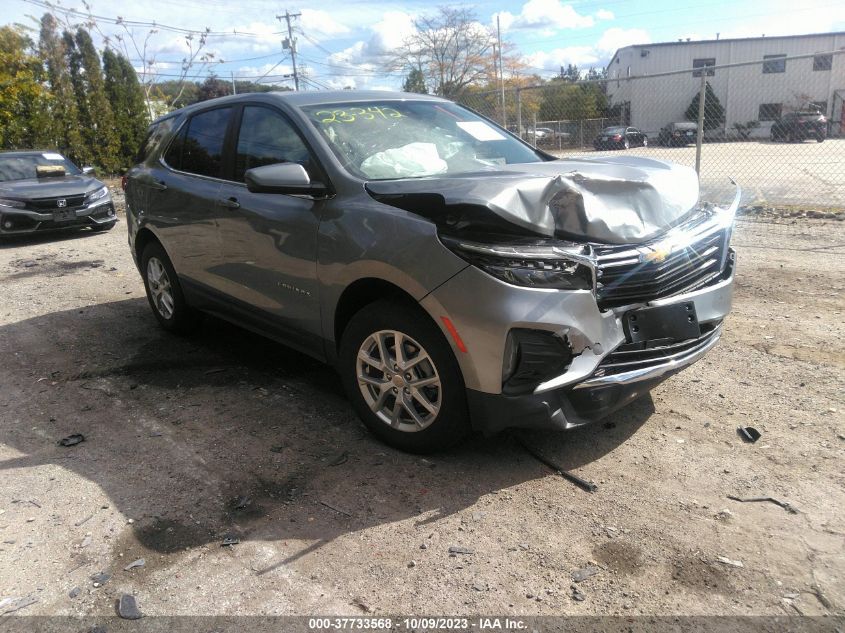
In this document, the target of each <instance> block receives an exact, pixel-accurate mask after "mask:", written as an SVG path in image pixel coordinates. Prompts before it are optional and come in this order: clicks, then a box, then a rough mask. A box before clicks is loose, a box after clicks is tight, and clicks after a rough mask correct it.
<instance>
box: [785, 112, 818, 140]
mask: <svg viewBox="0 0 845 633" xmlns="http://www.w3.org/2000/svg"><path fill="white" fill-rule="evenodd" d="M825 138H827V118H826V117H825V116H824V115H823V114H821V113H819V112H790V113H788V114H785V115H784V116H783V117H781V118H780V119H778V120H777V121H775V122H774V123H773V124H772V140H773V141H791V142H793V143H794V142H796V141H798V142H801V141H806V140H807V139H814V140H816V141H818V142H819V143H821V142H822V141H824V139H825Z"/></svg>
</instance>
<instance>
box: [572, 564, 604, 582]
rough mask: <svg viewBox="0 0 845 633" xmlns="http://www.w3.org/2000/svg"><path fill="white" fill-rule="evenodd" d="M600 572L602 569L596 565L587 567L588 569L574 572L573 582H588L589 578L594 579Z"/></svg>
mask: <svg viewBox="0 0 845 633" xmlns="http://www.w3.org/2000/svg"><path fill="white" fill-rule="evenodd" d="M600 571H601V569H599V568H598V567H596V566H595V565H587V566H586V567H583V568H581V569H576V570H575V571H573V572H572V580H573V581H575V582H583V581H585V580H587V578H592V577H593V576H595V575H596V574H597V573H599V572H600Z"/></svg>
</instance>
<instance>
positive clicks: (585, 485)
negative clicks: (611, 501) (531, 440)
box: [513, 435, 598, 492]
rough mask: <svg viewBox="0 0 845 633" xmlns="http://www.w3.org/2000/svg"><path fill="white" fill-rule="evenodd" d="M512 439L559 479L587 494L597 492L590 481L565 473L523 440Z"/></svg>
mask: <svg viewBox="0 0 845 633" xmlns="http://www.w3.org/2000/svg"><path fill="white" fill-rule="evenodd" d="M513 437H514V438H516V442H517V444H519V445H520V446H522V448H524V449H525V450H526V451H527V452H528V454H529V455H531V456H532V457H533V458H534V459H536V460H537V461H538V462H540V463H542V464H545V465H546V466H548V467H549V468H551V469H552V470H553V471H555V472H556V473H558V474H559V475H560V476H561V477H563V478H564V479H566V480H567V481H571V482H572V483H573V484H575V485H576V486H578V487H579V488H581V489H582V490H586V491H587V492H595V491H596V490H598V486H596V484H594V483H593V482H591V481H587V480H586V479H581V477H579V476H578V475H573V474H572V473H570V472H567V471H566V470H564V469H563V468H562V467H561V466H560V465H558V464H556V463H554V462H553V461H552V460H550V459H549V458H547V457H545V456H544V455H543V454H542V453H540V452H538V451H537V450H535V449H534V448H533V447H532V446H530V445H529V444H528V443H527V442H526V441H525V440H523V439H522V438H521V437H520V436H519V435H514V436H513Z"/></svg>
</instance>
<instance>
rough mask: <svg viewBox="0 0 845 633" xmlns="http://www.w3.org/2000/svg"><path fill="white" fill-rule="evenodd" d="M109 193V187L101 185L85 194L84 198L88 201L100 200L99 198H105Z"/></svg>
mask: <svg viewBox="0 0 845 633" xmlns="http://www.w3.org/2000/svg"><path fill="white" fill-rule="evenodd" d="M107 195H109V188H108V187H101V188H99V189H97V191H92V192H91V193H89V194H87V195H86V196H85V199H86V200H87V201H88V202H94V201H95V200H100V199H101V198H105V197H106V196H107Z"/></svg>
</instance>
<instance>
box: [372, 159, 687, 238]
mask: <svg viewBox="0 0 845 633" xmlns="http://www.w3.org/2000/svg"><path fill="white" fill-rule="evenodd" d="M366 188H367V190H368V191H369V193H370V195H372V196H373V197H374V198H376V199H377V200H379V201H381V202H384V203H386V204H390V205H393V206H396V207H399V208H404V209H407V210H412V211H415V212H417V211H419V210H420V200H421V199H425V200H428V201H429V203H431V202H432V201H434V200H437V201H439V202H440V205H442V206H443V207H445V208H444V209H443V211H444V212H447V213H448V211H449V209H455V208H459V209H464V210H467V209H472V210H473V211H474V212H473V213H472V214H471V215H473V216H474V217H478V213H477V212H478V211H479V210H480V209H486V210H487V212H488V213H492V214H495V215H496V216H497V217H498V218H499V219H501V220H504V221H505V222H507V223H508V224H510V225H513V226H516V227H519V228H520V229H522V230H523V231H528V232H530V233H533V234H536V235H540V236H544V237H552V236H557V237H564V238H565V237H572V238H578V239H587V240H589V241H595V242H605V243H610V244H630V243H641V242H645V241H648V240H650V239H652V238H653V237H655V236H656V235H659V234H660V233H662V232H664V231H666V230H667V229H669V228H671V227H672V226H674V225H676V224H678V223H679V222H681V221H683V220H684V219H685V218H686V217H688V216H689V215H690V213H691V212H692V211H693V210H694V209H695V207H696V204H697V202H698V176H697V174H696V173H695V171H694V170H693V169H691V168H689V167H684V166H681V165H675V164H673V163H668V162H663V161H658V160H653V159H650V158H642V157H608V158H596V159H561V160H555V161H549V162H544V163H526V164H515V165H507V166H506V167H503V169H502V170H501V171H492V172H477V173H472V174H462V175H460V176H450V177H432V178H413V179H403V180H383V181H372V182H368V183H367V185H366ZM421 196H422V197H424V198H421ZM429 206H431V205H429ZM434 206H437V205H434ZM426 215H427V216H428V217H430V218H431V219H432V220H434V221H438V217H436V210H435V209H432V212H430V213H427V214H426Z"/></svg>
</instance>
